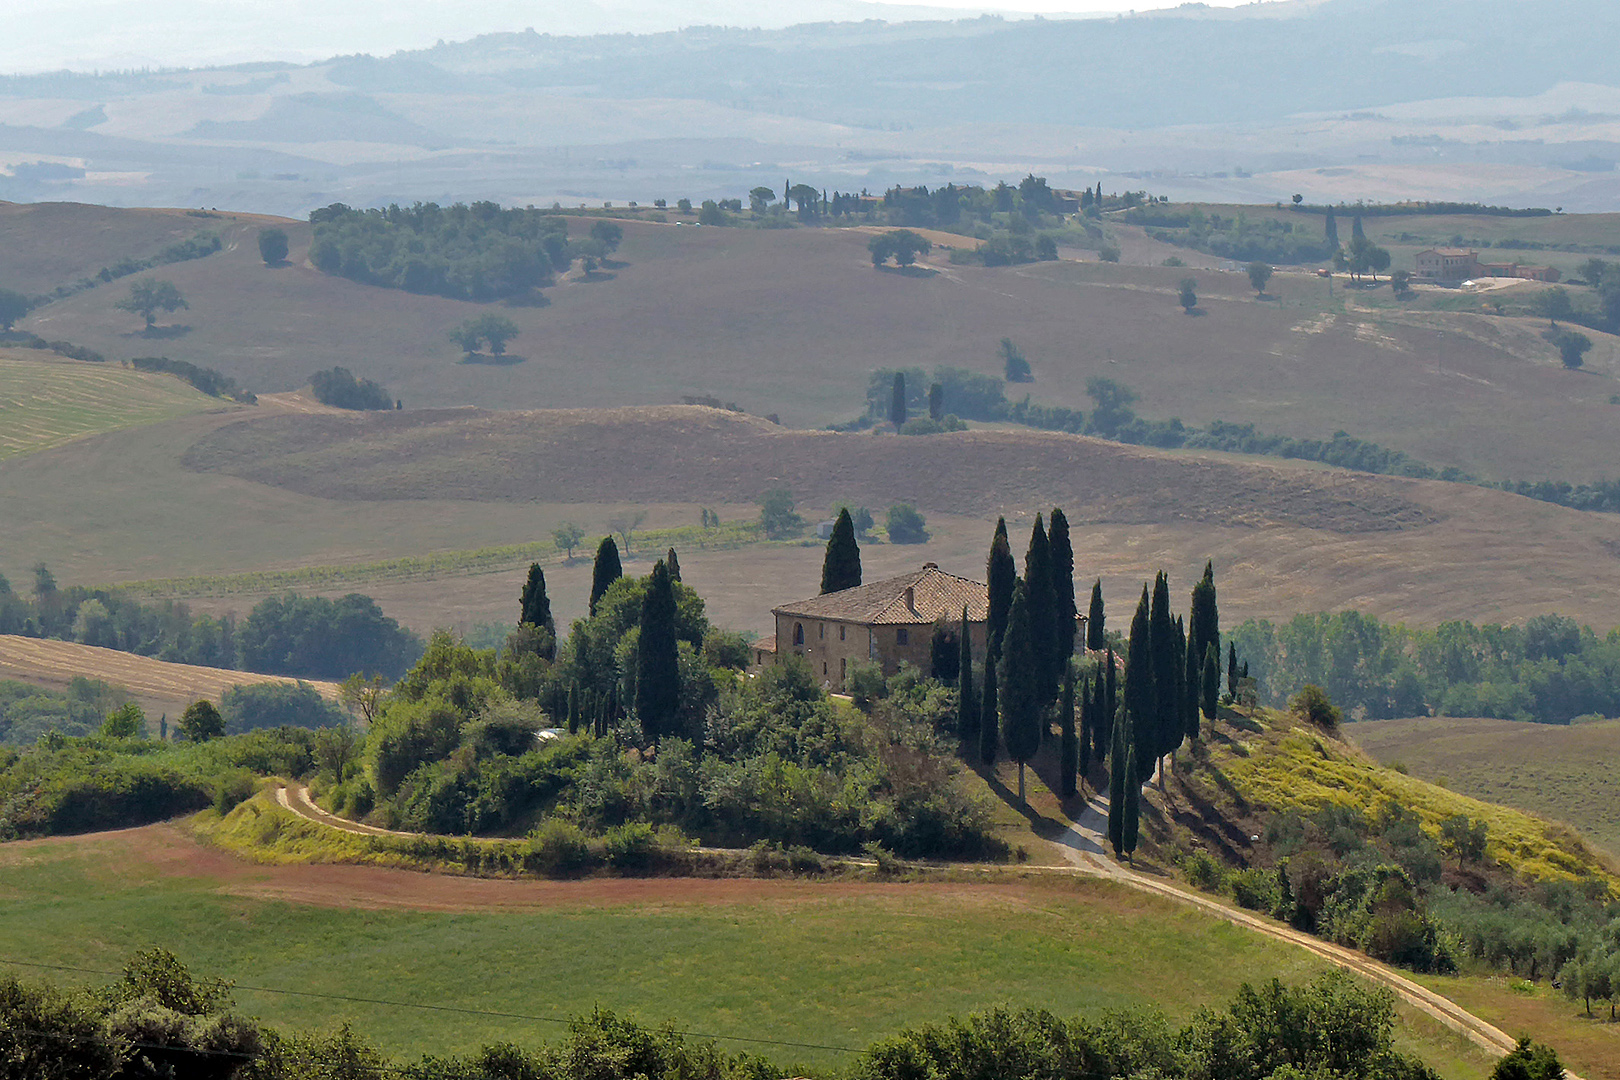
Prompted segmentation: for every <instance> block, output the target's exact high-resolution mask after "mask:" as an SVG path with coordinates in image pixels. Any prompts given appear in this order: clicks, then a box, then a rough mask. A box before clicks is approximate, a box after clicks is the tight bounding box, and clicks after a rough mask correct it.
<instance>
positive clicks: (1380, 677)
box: [1232, 611, 1620, 724]
mask: <svg viewBox="0 0 1620 1080" xmlns="http://www.w3.org/2000/svg"><path fill="white" fill-rule="evenodd" d="M1232 638H1233V640H1234V641H1235V643H1236V646H1237V650H1238V652H1239V653H1241V654H1242V655H1243V657H1244V660H1245V662H1247V663H1248V664H1249V666H1250V675H1251V676H1252V677H1253V678H1254V679H1255V680H1256V683H1257V689H1258V690H1259V693H1260V695H1261V699H1262V700H1263V701H1265V702H1268V703H1272V704H1281V703H1282V702H1283V701H1284V700H1285V699H1287V698H1288V697H1290V696H1292V695H1293V694H1295V693H1297V692H1299V690H1300V689H1302V688H1303V687H1304V686H1305V685H1306V684H1308V683H1314V684H1316V685H1318V686H1321V687H1322V688H1323V689H1325V690H1326V691H1327V695H1328V696H1329V697H1330V698H1332V699H1333V700H1334V701H1335V702H1338V704H1339V705H1340V706H1341V707H1343V708H1344V709H1345V710H1346V712H1347V713H1348V714H1349V715H1350V716H1351V717H1352V718H1354V719H1371V720H1376V719H1384V718H1388V717H1396V716H1419V715H1424V714H1426V713H1430V712H1433V713H1436V714H1439V715H1446V716H1489V717H1498V718H1501V719H1506V720H1534V721H1538V722H1540V723H1554V724H1562V723H1568V722H1569V721H1571V720H1573V719H1575V718H1577V717H1580V716H1586V715H1591V714H1601V715H1603V716H1616V715H1620V632H1612V631H1611V632H1610V633H1609V634H1608V635H1607V636H1605V637H1601V638H1600V637H1598V636H1597V634H1595V633H1594V632H1593V631H1592V630H1591V628H1590V627H1582V626H1579V625H1577V624H1576V623H1575V621H1574V620H1573V619H1569V618H1565V617H1563V616H1560V615H1538V616H1536V617H1535V618H1532V619H1530V620H1528V621H1526V622H1525V623H1524V624H1523V625H1521V626H1497V625H1487V626H1475V625H1474V624H1472V623H1468V622H1447V623H1443V624H1441V625H1440V626H1439V627H1436V628H1435V629H1433V630H1427V629H1421V628H1414V627H1408V626H1405V625H1402V624H1391V623H1385V622H1381V621H1380V620H1378V619H1376V618H1373V617H1372V616H1370V615H1363V614H1361V613H1360V612H1355V611H1342V612H1337V613H1334V614H1327V613H1318V614H1314V615H1296V616H1295V617H1294V618H1293V619H1292V620H1290V621H1289V622H1287V623H1284V624H1281V625H1276V624H1273V623H1270V622H1265V621H1259V622H1257V621H1254V620H1250V621H1248V622H1245V623H1244V624H1243V625H1242V626H1239V627H1238V628H1237V629H1236V630H1235V631H1233V632H1232Z"/></svg>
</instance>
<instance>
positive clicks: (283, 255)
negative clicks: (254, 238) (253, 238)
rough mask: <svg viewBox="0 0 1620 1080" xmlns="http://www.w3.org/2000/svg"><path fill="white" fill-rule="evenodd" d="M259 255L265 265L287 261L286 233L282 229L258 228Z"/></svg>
mask: <svg viewBox="0 0 1620 1080" xmlns="http://www.w3.org/2000/svg"><path fill="white" fill-rule="evenodd" d="M259 256H260V258H262V259H264V262H265V265H266V266H275V265H276V264H278V263H284V262H286V261H287V233H286V230H284V229H260V230H259Z"/></svg>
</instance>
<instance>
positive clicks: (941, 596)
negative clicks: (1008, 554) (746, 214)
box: [774, 563, 990, 626]
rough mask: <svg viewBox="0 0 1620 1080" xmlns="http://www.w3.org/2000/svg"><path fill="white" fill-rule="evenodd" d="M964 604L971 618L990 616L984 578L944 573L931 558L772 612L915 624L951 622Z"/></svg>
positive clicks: (879, 623) (868, 622) (865, 622)
mask: <svg viewBox="0 0 1620 1080" xmlns="http://www.w3.org/2000/svg"><path fill="white" fill-rule="evenodd" d="M908 597H909V602H908ZM963 607H966V608H967V611H968V619H969V620H970V621H972V622H984V621H985V620H986V619H987V618H989V617H990V590H989V588H988V587H987V586H985V585H984V584H983V583H982V582H978V581H973V580H971V579H969V578H965V577H957V576H956V575H955V574H947V573H946V572H945V571H943V570H941V569H940V568H939V567H938V566H936V565H934V564H933V563H924V564H923V568H922V569H921V570H916V571H913V572H912V573H909V574H902V575H901V576H900V577H895V578H889V579H888V580H886V581H874V582H871V583H869V584H866V585H857V586H856V587H855V588H853V589H844V590H842V591H840V592H835V593H827V594H825V595H823V596H817V597H813V598H811V599H809V600H800V601H798V602H796V603H792V604H784V605H782V606H781V607H779V608H776V609H774V613H775V614H778V615H796V616H801V617H804V618H810V619H829V620H834V621H837V622H852V623H860V624H861V625H863V626H882V625H891V626H892V625H902V626H908V625H909V626H914V625H917V624H919V623H932V622H937V621H939V620H940V619H944V620H946V621H947V622H954V621H955V620H958V619H960V618H961V617H962V608H963Z"/></svg>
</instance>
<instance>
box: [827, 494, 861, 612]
mask: <svg viewBox="0 0 1620 1080" xmlns="http://www.w3.org/2000/svg"><path fill="white" fill-rule="evenodd" d="M860 583H861V547H860V544H859V543H857V542H856V540H855V519H854V518H853V517H851V516H850V512H849V507H847V506H843V507H839V509H838V518H837V520H835V521H834V522H833V527H832V535H831V536H829V537H828V538H827V551H826V554H825V555H824V556H823V557H822V560H821V591H822V593H823V594H825V593H830V592H839V591H841V590H843V589H853V588H855V586H857V585H859V584H860Z"/></svg>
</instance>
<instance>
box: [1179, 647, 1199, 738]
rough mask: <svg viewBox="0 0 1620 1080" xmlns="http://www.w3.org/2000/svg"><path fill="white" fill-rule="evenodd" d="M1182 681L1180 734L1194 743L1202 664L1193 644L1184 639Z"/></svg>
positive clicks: (1196, 735)
mask: <svg viewBox="0 0 1620 1080" xmlns="http://www.w3.org/2000/svg"><path fill="white" fill-rule="evenodd" d="M1181 654H1182V660H1183V664H1182V671H1183V675H1182V679H1181V691H1182V693H1181V718H1182V725H1181V729H1182V733H1183V734H1185V735H1186V736H1187V738H1189V739H1191V740H1193V741H1194V742H1196V741H1197V740H1198V699H1199V698H1200V697H1201V696H1202V695H1203V684H1204V662H1203V660H1202V659H1200V657H1199V655H1198V652H1197V651H1196V650H1195V649H1194V648H1193V643H1192V642H1191V641H1190V640H1189V639H1187V638H1186V637H1183V638H1182V641H1181Z"/></svg>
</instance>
